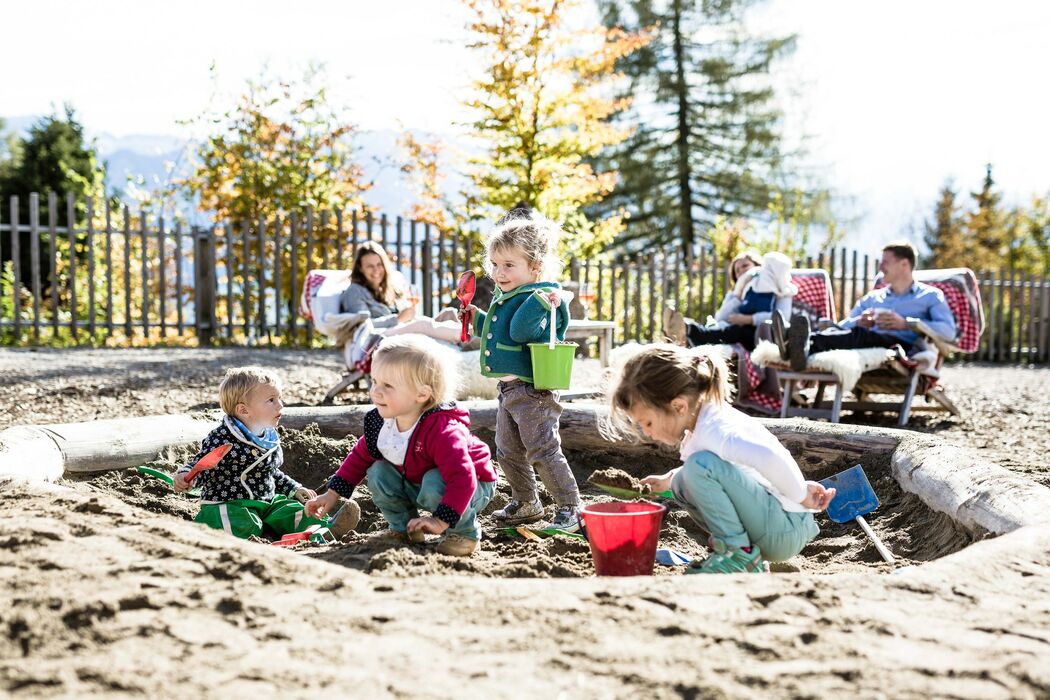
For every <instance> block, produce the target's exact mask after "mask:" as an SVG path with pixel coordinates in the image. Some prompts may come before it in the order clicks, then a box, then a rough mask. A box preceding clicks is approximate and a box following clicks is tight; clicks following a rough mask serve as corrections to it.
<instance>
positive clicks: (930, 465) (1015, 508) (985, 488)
mask: <svg viewBox="0 0 1050 700" xmlns="http://www.w3.org/2000/svg"><path fill="white" fill-rule="evenodd" d="M891 466H892V469H893V477H894V478H895V479H896V480H897V482H898V483H900V485H901V487H902V488H903V489H904V490H905V491H909V492H911V493H915V494H917V495H918V496H919V497H920V498H921V499H922V500H923V502H924V503H926V505H928V506H930V507H931V508H933V509H934V510H936V511H939V512H941V513H945V514H946V515H948V516H949V517H951V518H952V520H954V521H956V522H957V523H959V524H960V525H962V526H964V527H966V528H968V529H970V530H971V531H973V532H976V533H978V534H982V533H987V532H990V533H992V534H995V535H1001V534H1003V533H1006V532H1010V531H1012V530H1016V529H1017V528H1020V527H1023V526H1026V525H1037V524H1041V523H1048V522H1050V489H1048V488H1046V487H1045V486H1042V485H1040V484H1037V483H1035V482H1034V481H1032V480H1030V479H1027V478H1025V477H1023V476H1020V475H1019V474H1015V473H1013V472H1011V471H1008V470H1006V469H1003V468H1002V467H1000V466H999V465H997V464H993V463H992V462H989V461H987V460H984V459H982V458H980V457H979V456H977V455H975V454H974V453H973V451H971V450H966V449H964V448H960V447H956V446H954V445H948V444H945V443H943V442H941V441H939V440H935V439H933V438H930V437H929V436H925V435H922V436H919V435H914V434H913V435H911V436H905V438H904V439H903V440H902V441H901V445H900V447H898V448H897V450H896V451H895V452H894V453H893V458H892V460H891Z"/></svg>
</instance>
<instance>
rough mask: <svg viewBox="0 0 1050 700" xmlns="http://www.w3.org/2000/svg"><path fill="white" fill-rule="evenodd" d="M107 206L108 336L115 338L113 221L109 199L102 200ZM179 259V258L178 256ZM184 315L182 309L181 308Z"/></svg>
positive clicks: (180, 313) (180, 308) (180, 309)
mask: <svg viewBox="0 0 1050 700" xmlns="http://www.w3.org/2000/svg"><path fill="white" fill-rule="evenodd" d="M102 201H103V202H105V204H106V335H107V336H109V337H112V336H113V220H112V218H111V211H110V205H109V198H108V197H107V198H105V199H103V200H102ZM176 257H178V256H176ZM179 315H180V316H181V315H182V307H181V306H180V307H179Z"/></svg>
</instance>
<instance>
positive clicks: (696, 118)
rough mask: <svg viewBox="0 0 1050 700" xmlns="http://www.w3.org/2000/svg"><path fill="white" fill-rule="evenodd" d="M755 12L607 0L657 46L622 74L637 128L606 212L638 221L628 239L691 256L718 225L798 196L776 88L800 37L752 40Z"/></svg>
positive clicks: (615, 23)
mask: <svg viewBox="0 0 1050 700" xmlns="http://www.w3.org/2000/svg"><path fill="white" fill-rule="evenodd" d="M755 2H756V0H599V5H600V7H601V9H602V13H603V20H604V22H605V24H606V26H609V27H623V28H624V29H625V30H626V31H638V30H640V29H642V28H646V29H647V31H649V32H651V34H652V37H653V39H652V41H651V42H650V43H649V44H648V45H646V46H645V47H643V48H641V49H640V50H639V51H636V52H634V53H632V54H629V55H627V56H625V57H624V58H623V59H622V60H621V61H620V62H619V64H618V67H619V68H620V69H621V70H623V71H624V73H625V74H626V75H627V76H629V77H630V78H631V93H630V94H631V95H632V96H633V97H634V98H635V102H634V105H635V106H634V107H633V108H632V110H630V113H629V114H627V115H626V118H628V119H630V120H631V121H632V122H633V123H636V124H637V125H638V127H637V130H636V131H635V132H634V134H633V135H632V136H631V137H630V138H629V139H627V140H626V141H625V142H624V143H623V145H622V147H621V148H618V149H616V150H615V151H614V152H613V153H612V155H611V156H610V157H609V158H608V160H607V161H604V162H605V163H606V164H607V167H608V168H610V169H613V170H618V171H619V173H620V178H621V183H620V185H619V186H618V187H617V189H616V191H615V192H614V194H613V195H612V196H611V197H609V198H607V199H606V200H605V202H604V203H603V207H602V208H603V209H606V208H613V209H615V208H619V207H623V208H624V209H626V210H627V211H628V213H629V218H628V219H627V220H626V223H627V231H626V232H625V234H624V235H622V236H621V237H620V240H622V241H630V240H632V239H644V240H649V241H654V242H667V241H679V242H681V243H682V244H683V245H688V244H690V243H692V242H693V241H695V240H697V239H698V238H700V237H701V235H702V232H703V231H705V230H706V229H707V228H709V227H711V226H713V225H715V223H716V222H717V221H719V220H720V219H734V218H738V217H748V216H756V215H757V216H759V217H766V216H767V215H768V207H769V205H770V203H771V201H772V200H773V198H774V195H775V194H776V193H777V192H788V191H790V190H794V189H796V188H798V187H799V184H800V183H787V182H784V181H783V176H782V170H783V168H782V166H783V164H784V162H785V158H786V157H787V156H788V155H790V154H789V153H787V152H786V150H787V149H786V147H785V145H784V141H783V138H782V135H781V131H780V130H781V114H780V112H779V111H778V110H777V109H776V107H775V106H774V101H773V100H774V92H773V90H772V88H771V87H770V86H769V80H768V78H769V73H770V71H771V69H772V67H773V65H774V63H775V62H776V61H777V60H778V59H780V58H782V57H784V56H786V55H788V54H789V53H790V52H791V51H792V50H793V48H794V44H795V37H794V36H782V37H774V38H765V37H754V36H748V35H747V34H746V32H745V30H744V26H743V15H744V13H745V11H746V10H747V9H748V8H749V7H750V6H752V5H753V4H755ZM807 194H808V193H807ZM787 199H788V200H789V201H790V199H791V198H790V197H789V198H787ZM805 199H806V202H805V203H804V206H805V207H806V208H807V209H808V208H810V207H811V206H812V204H811V203H810V202H809V197H808V196H807V197H806V198H805Z"/></svg>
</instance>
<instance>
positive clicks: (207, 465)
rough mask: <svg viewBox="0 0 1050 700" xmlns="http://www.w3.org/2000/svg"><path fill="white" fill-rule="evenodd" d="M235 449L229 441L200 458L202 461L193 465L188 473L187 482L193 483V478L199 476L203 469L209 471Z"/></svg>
mask: <svg viewBox="0 0 1050 700" xmlns="http://www.w3.org/2000/svg"><path fill="white" fill-rule="evenodd" d="M232 449H233V445H231V444H229V443H227V444H225V445H219V446H218V447H216V448H215V449H214V450H212V451H211V452H209V453H208V454H206V455H204V456H203V457H201V458H200V461H199V462H197V463H196V464H194V465H193V468H192V469H190V470H189V472H187V474H186V477H185V478H186V483H187V484H190V483H193V480H194V479H196V478H197V475H198V474H200V473H201V472H203V471H207V470H209V469H212V468H214V467H215V465H216V464H218V463H219V461H220V460H221V459H222V458H223V457H225V456H226V453H227V452H229V451H230V450H232Z"/></svg>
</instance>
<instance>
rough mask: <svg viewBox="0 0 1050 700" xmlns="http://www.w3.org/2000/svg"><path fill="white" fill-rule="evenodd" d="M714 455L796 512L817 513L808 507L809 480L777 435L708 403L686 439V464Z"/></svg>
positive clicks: (726, 408) (724, 406) (725, 406)
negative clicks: (699, 455) (693, 458)
mask: <svg viewBox="0 0 1050 700" xmlns="http://www.w3.org/2000/svg"><path fill="white" fill-rule="evenodd" d="M704 450H707V451H708V452H713V453H714V454H716V455H718V456H719V457H721V458H722V459H724V460H725V461H727V462H730V463H731V464H733V466H735V467H737V468H738V469H740V471H742V472H744V473H745V474H747V475H748V476H750V477H751V478H753V479H754V480H755V481H757V482H758V483H759V484H760V485H761V486H762V488H764V489H765V490H766V491H768V492H769V493H770V494H772V495H773V496H774V497H775V498H776V499H777V501H779V502H780V504H781V505H782V506H783V507H784V510H786V511H789V512H793V513H807V512H809V513H815V512H817V511H815V510H812V509H809V508H804V507H803V506H802V501H803V499H805V497H806V480H805V478H803V476H802V470H801V469H799V468H798V464H796V463H795V460H794V458H793V457H792V456H791V453H790V452H788V451H787V448H786V447H784V446H783V445H781V444H780V441H779V440H777V438H776V436H774V435H773V433H771V432H769V431H768V430H766V427H765V426H764V425H762V424H761V423H759V422H758V421H757V420H756V419H754V418H752V417H751V416H749V415H747V414H745V413H741V412H740V411H738V410H736V409H735V408H733V407H732V406H730V405H728V404H721V405H718V404H715V403H707V404H704V406H703V407H702V408H701V409H700V415H699V416H697V419H696V426H695V427H694V428H693V430H692V432H686V435H685V439H684V440H682V450H681V455H682V461H683V462H684V461H686V460H687V459H689V457H690V456H692V455H694V454H696V453H697V452H702V451H704Z"/></svg>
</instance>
